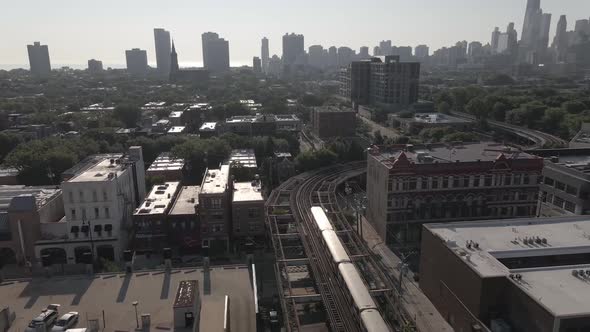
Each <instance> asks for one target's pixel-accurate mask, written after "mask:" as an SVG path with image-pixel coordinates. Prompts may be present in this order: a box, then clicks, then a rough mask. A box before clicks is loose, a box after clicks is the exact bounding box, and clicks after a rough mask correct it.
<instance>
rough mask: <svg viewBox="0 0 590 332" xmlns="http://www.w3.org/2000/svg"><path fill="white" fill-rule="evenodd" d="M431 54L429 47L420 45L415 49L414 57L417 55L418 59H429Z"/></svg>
mask: <svg viewBox="0 0 590 332" xmlns="http://www.w3.org/2000/svg"><path fill="white" fill-rule="evenodd" d="M429 53H430V49H429V48H428V46H427V45H418V46H416V48H415V49H414V55H416V57H417V58H418V59H424V58H428V56H429V55H430V54H429Z"/></svg>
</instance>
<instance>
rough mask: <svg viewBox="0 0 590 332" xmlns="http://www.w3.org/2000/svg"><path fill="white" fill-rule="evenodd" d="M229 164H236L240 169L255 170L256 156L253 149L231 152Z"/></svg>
mask: <svg viewBox="0 0 590 332" xmlns="http://www.w3.org/2000/svg"><path fill="white" fill-rule="evenodd" d="M229 161H230V163H232V162H236V163H238V164H240V165H241V166H242V167H248V168H256V167H258V165H257V164H256V155H255V154H254V150H253V149H241V150H232V152H231V155H230V156H229Z"/></svg>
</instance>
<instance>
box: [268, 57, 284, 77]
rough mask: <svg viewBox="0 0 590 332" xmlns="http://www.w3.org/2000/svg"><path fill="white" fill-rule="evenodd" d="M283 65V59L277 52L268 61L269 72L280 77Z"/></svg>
mask: <svg viewBox="0 0 590 332" xmlns="http://www.w3.org/2000/svg"><path fill="white" fill-rule="evenodd" d="M282 67H283V62H282V61H281V58H279V57H278V55H276V54H275V55H273V56H272V58H270V60H269V61H268V72H267V74H268V75H271V76H275V77H278V76H280V75H281V71H282Z"/></svg>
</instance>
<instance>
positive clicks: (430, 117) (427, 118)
mask: <svg viewBox="0 0 590 332" xmlns="http://www.w3.org/2000/svg"><path fill="white" fill-rule="evenodd" d="M399 120H400V121H412V122H418V123H470V122H472V121H470V120H465V119H461V118H458V117H455V116H451V115H447V114H442V113H416V114H415V115H414V117H413V118H409V119H407V118H406V119H404V118H399Z"/></svg>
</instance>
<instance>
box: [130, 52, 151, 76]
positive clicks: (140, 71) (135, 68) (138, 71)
mask: <svg viewBox="0 0 590 332" xmlns="http://www.w3.org/2000/svg"><path fill="white" fill-rule="evenodd" d="M125 58H126V60H127V72H128V73H129V74H130V75H132V76H145V75H147V72H148V61H147V52H146V51H145V50H140V49H139V48H134V49H131V50H127V51H125Z"/></svg>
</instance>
